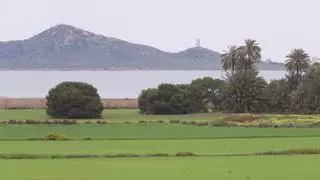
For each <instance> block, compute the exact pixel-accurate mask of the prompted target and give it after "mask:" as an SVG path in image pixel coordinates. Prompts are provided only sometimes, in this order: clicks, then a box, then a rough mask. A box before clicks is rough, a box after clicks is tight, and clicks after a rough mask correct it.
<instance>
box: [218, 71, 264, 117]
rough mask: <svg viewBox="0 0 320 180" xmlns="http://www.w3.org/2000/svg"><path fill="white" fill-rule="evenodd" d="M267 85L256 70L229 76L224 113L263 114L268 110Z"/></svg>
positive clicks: (223, 104)
mask: <svg viewBox="0 0 320 180" xmlns="http://www.w3.org/2000/svg"><path fill="white" fill-rule="evenodd" d="M266 87H267V83H266V81H265V80H264V79H263V78H262V77H258V72H257V71H255V70H254V69H250V70H244V71H239V72H236V73H235V74H233V75H229V76H228V83H227V84H226V85H225V87H224V90H223V91H224V93H223V101H222V103H221V107H222V110H223V111H226V112H232V113H261V112H266V111H267V109H268V97H267V93H266Z"/></svg>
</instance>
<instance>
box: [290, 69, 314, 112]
mask: <svg viewBox="0 0 320 180" xmlns="http://www.w3.org/2000/svg"><path fill="white" fill-rule="evenodd" d="M291 97H292V99H291V110H292V111H293V112H296V113H303V114H314V113H320V65H319V64H314V65H313V66H312V67H311V68H309V70H308V71H307V73H306V74H305V75H304V76H303V77H302V81H301V83H300V85H299V86H298V88H297V90H296V91H294V92H293V94H292V96H291Z"/></svg>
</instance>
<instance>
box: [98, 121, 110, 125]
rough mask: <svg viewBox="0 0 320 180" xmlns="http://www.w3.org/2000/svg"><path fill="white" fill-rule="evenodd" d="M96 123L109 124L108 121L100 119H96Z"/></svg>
mask: <svg viewBox="0 0 320 180" xmlns="http://www.w3.org/2000/svg"><path fill="white" fill-rule="evenodd" d="M97 124H109V123H108V121H101V120H98V121H97Z"/></svg>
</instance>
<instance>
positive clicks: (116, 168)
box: [0, 110, 320, 180]
mask: <svg viewBox="0 0 320 180" xmlns="http://www.w3.org/2000/svg"><path fill="white" fill-rule="evenodd" d="M221 116H222V115H221V114H217V113H208V114H195V115H183V116H144V115H141V114H138V113H137V111H136V110H106V111H105V112H104V119H105V120H107V121H110V122H122V123H110V124H75V125H52V124H38V125H30V124H20V125H12V124H1V125H0V177H1V178H0V179H6V180H103V179H117V180H126V179H132V180H140V179H155V180H164V179H169V180H194V179H201V180H209V179H210V180H211V179H221V180H238V179H240V180H241V179H243V180H248V179H249V180H251V179H257V180H269V179H290V180H300V179H319V178H320V172H319V171H318V167H319V165H320V155H316V154H313V155H311V154H309V155H308V154H305V155H302V154H299V155H298V154H295V155H293V154H291V155H259V154H260V153H264V152H270V151H272V152H281V151H288V150H301V151H304V150H306V151H307V150H320V143H319V142H320V130H319V128H248V127H212V126H196V125H183V124H171V123H169V122H165V123H142V124H140V123H137V122H139V121H141V120H143V121H159V120H164V121H169V120H185V121H189V120H190V121H215V120H217V119H218V118H219V117H221ZM267 118H268V120H269V121H270V119H272V121H277V123H278V122H280V121H282V120H284V121H286V122H290V118H292V121H299V122H300V121H305V120H308V121H310V119H316V120H317V119H318V117H316V116H315V117H312V118H311V117H310V116H309V117H307V116H305V117H304V116H299V117H297V116H274V117H271V116H268V117H267ZM0 119H1V120H10V119H15V120H26V119H36V120H46V119H48V117H46V115H45V111H44V110H1V111H0ZM127 121H129V122H136V123H128V124H127V123H123V122H127ZM50 133H58V134H63V135H66V136H68V137H70V139H71V140H67V141H48V140H43V139H41V138H43V137H45V136H46V135H48V134H50ZM319 152H320V151H319ZM179 153H190V154H191V155H186V156H184V157H182V156H181V157H180V156H177V154H179ZM30 155H32V156H30ZM50 155H52V156H50ZM107 155H114V157H110V156H107ZM147 155H153V156H147ZM137 156H138V157H137ZM31 157H32V158H31ZM53 157H60V158H53Z"/></svg>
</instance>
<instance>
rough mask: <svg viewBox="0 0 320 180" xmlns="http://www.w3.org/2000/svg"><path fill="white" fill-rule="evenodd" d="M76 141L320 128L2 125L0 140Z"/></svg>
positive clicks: (304, 133) (305, 133) (301, 132)
mask: <svg viewBox="0 0 320 180" xmlns="http://www.w3.org/2000/svg"><path fill="white" fill-rule="evenodd" d="M54 132H57V133H62V134H66V135H68V136H70V137H71V138H73V139H76V140H82V139H84V138H86V137H90V138H92V139H96V140H112V139H118V140H121V139H122V140H123V139H141V140H145V139H150V140H151V139H212V138H245V137H247V138H256V137H320V131H319V129H318V128H240V127H230V128H228V127H198V126H184V125H170V124H150V125H149V124H129V125H126V124H108V125H97V124H83V125H72V126H65V125H0V140H28V139H32V138H42V137H44V136H45V135H47V134H50V133H54Z"/></svg>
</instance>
